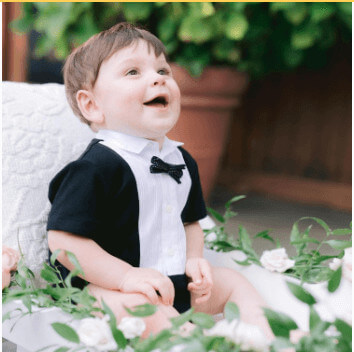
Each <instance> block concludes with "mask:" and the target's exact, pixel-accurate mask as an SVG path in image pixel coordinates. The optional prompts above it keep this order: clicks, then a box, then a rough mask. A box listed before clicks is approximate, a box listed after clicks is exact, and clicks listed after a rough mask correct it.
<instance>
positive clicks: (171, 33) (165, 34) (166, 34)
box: [157, 16, 177, 44]
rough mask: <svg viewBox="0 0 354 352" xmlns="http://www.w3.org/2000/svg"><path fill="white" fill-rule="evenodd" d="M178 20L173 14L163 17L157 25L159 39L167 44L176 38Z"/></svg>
mask: <svg viewBox="0 0 354 352" xmlns="http://www.w3.org/2000/svg"><path fill="white" fill-rule="evenodd" d="M176 30H177V22H176V20H175V19H174V17H173V16H166V17H164V18H161V20H160V21H159V23H158V25H157V32H158V35H159V39H160V40H161V41H162V42H164V44H166V42H168V41H170V40H172V39H174V37H175V36H176Z"/></svg>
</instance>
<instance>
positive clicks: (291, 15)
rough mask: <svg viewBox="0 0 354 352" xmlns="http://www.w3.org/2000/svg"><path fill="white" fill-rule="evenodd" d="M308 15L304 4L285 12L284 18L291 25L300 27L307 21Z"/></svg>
mask: <svg viewBox="0 0 354 352" xmlns="http://www.w3.org/2000/svg"><path fill="white" fill-rule="evenodd" d="M307 13H308V10H307V6H306V5H305V4H303V3H298V4H296V6H294V7H292V8H288V9H286V11H284V16H285V17H286V18H287V20H288V21H289V22H290V23H292V24H293V25H295V26H298V25H299V24H300V23H302V22H303V21H304V20H305V18H306V16H307Z"/></svg>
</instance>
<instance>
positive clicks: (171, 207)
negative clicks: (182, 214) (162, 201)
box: [166, 204, 173, 213]
mask: <svg viewBox="0 0 354 352" xmlns="http://www.w3.org/2000/svg"><path fill="white" fill-rule="evenodd" d="M166 211H167V212H168V213H172V211H173V206H172V205H170V204H168V205H166Z"/></svg>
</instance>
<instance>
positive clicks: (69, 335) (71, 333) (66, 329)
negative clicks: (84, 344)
mask: <svg viewBox="0 0 354 352" xmlns="http://www.w3.org/2000/svg"><path fill="white" fill-rule="evenodd" d="M51 325H52V327H53V329H54V330H55V331H56V333H57V334H59V335H60V336H61V337H64V339H66V340H68V341H71V342H75V343H80V339H79V336H78V334H77V333H76V331H75V330H74V329H73V328H72V327H71V326H69V325H66V324H63V323H53V324H51Z"/></svg>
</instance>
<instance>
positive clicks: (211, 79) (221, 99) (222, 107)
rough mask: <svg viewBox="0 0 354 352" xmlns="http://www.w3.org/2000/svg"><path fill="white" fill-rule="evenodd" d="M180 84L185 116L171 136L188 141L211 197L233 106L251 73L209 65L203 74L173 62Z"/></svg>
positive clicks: (236, 104)
mask: <svg viewBox="0 0 354 352" xmlns="http://www.w3.org/2000/svg"><path fill="white" fill-rule="evenodd" d="M172 70H173V74H174V77H175V79H176V81H177V83H178V85H179V87H180V90H181V94H182V99H181V105H182V106H181V116H180V118H179V120H178V123H177V125H176V126H175V127H174V128H173V129H172V130H171V132H170V133H169V134H168V137H169V138H171V139H174V140H177V141H181V142H184V147H185V148H186V149H187V150H188V151H189V153H190V154H191V155H192V156H193V157H194V158H195V159H196V161H197V163H198V166H199V173H200V178H201V183H202V188H203V193H204V197H205V198H208V196H209V194H210V192H211V190H212V187H213V185H214V182H215V180H216V176H217V173H218V169H219V166H220V161H221V158H222V156H223V153H224V149H225V145H226V141H227V136H228V131H229V126H230V122H231V117H232V115H233V110H234V108H235V107H237V106H238V105H239V104H240V98H241V95H242V93H243V92H244V90H245V89H246V86H247V83H248V76H247V74H245V73H241V72H238V71H236V70H233V69H231V68H223V67H209V68H207V69H205V70H204V72H203V74H202V76H201V77H199V78H192V77H191V76H190V75H189V73H188V72H187V71H186V70H185V69H183V68H181V67H179V66H177V65H172Z"/></svg>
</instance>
